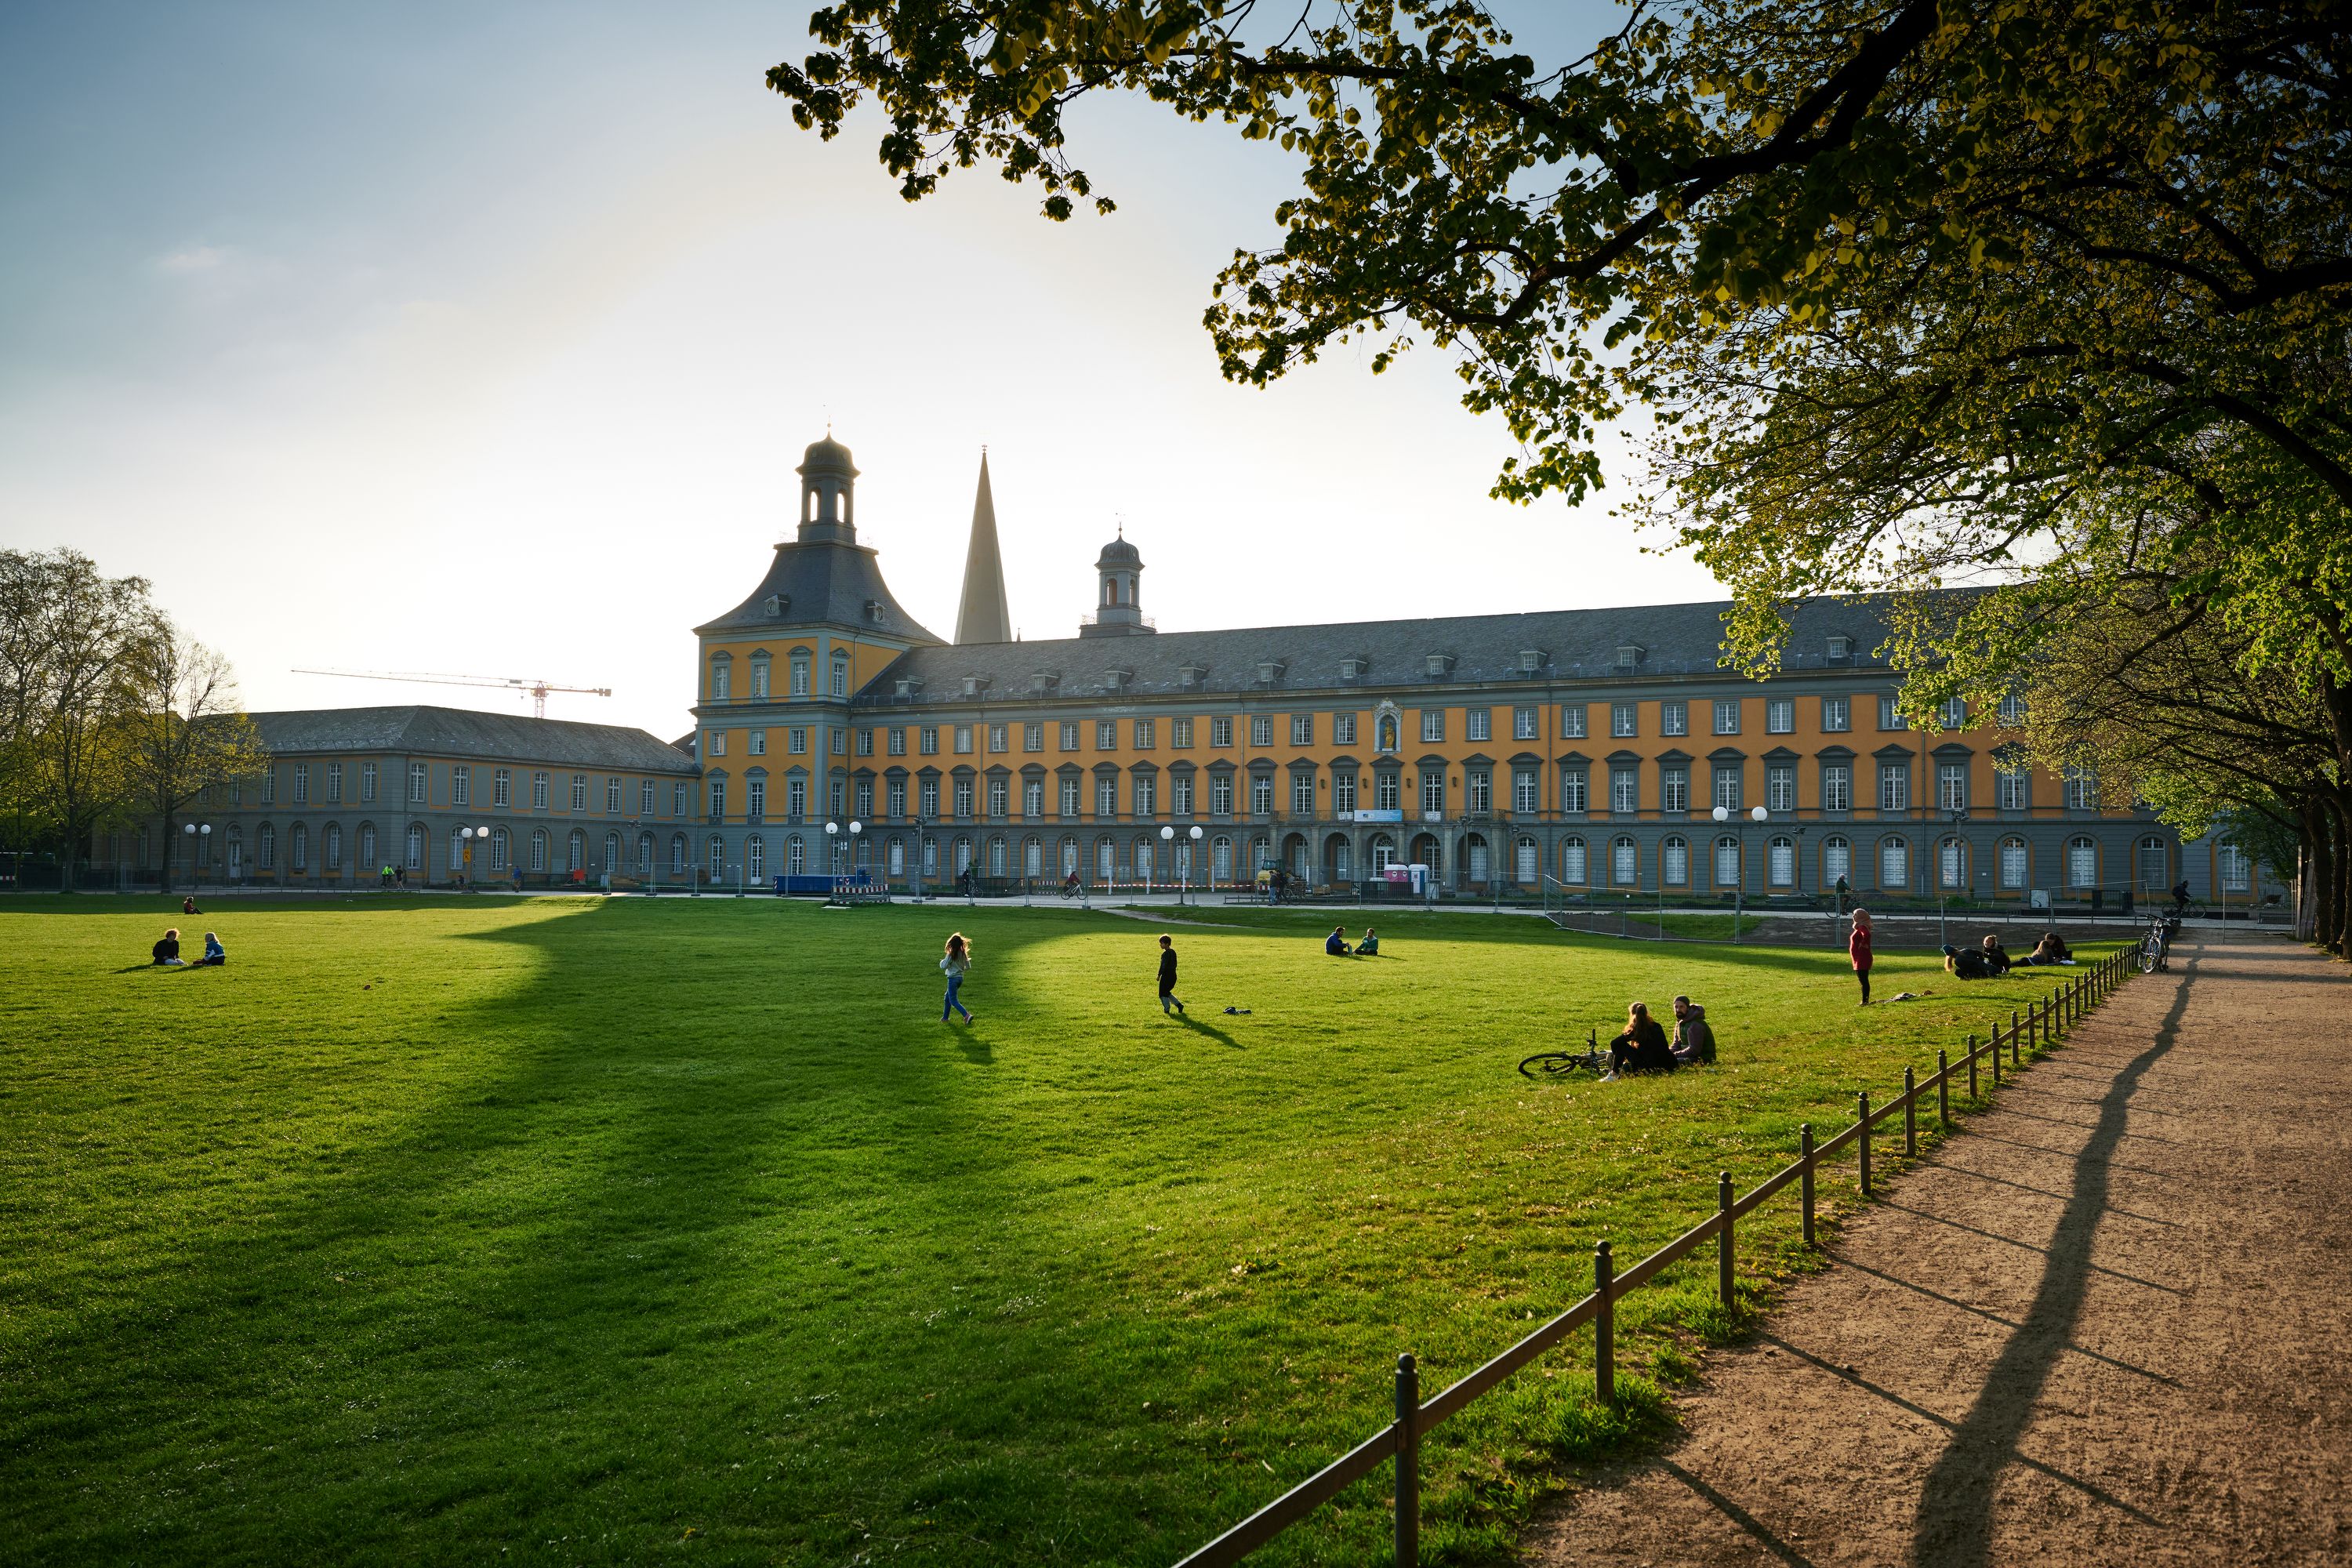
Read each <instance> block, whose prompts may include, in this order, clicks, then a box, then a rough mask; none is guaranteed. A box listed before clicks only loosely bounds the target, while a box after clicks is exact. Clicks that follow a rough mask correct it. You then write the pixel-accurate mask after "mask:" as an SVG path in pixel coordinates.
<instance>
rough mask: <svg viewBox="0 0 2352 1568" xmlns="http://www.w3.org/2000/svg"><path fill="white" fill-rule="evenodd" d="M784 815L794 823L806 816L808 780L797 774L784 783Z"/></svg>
mask: <svg viewBox="0 0 2352 1568" xmlns="http://www.w3.org/2000/svg"><path fill="white" fill-rule="evenodd" d="M784 815H785V816H789V817H792V818H793V819H794V820H795V821H797V820H798V819H799V818H801V817H803V816H807V815H808V780H806V779H804V778H802V777H801V776H800V775H798V774H797V773H795V774H794V775H793V777H791V778H788V779H786V780H785V781H784Z"/></svg>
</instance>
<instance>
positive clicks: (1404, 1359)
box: [1177, 948, 2137, 1568]
mask: <svg viewBox="0 0 2352 1568" xmlns="http://www.w3.org/2000/svg"><path fill="white" fill-rule="evenodd" d="M2136 958H2137V950H2136V949H2133V948H2122V949H2118V950H2117V951H2116V952H2113V953H2110V954H2109V955H2108V956H2107V957H2105V958H2103V959H2101V960H2100V961H2099V962H2098V963H2095V964H2092V965H2090V966H2089V967H2088V968H2086V969H2084V971H2082V973H2079V974H2077V975H2075V976H2074V978H2073V979H2072V980H2069V981H2068V982H2067V983H2066V984H2063V985H2061V986H2059V987H2058V988H2057V989H2056V990H2054V991H2053V992H2051V993H2050V994H2049V995H2048V996H2046V997H2044V998H2043V999H2042V1000H2041V1001H2039V1002H2036V1003H2034V1004H2032V1005H2031V1006H2029V1007H2027V1008H2026V1009H2025V1012H2024V1015H2023V1016H2022V1017H2021V1016H2019V1015H2018V1014H2017V1013H2016V1012H2015V1011H2011V1014H2010V1016H2009V1029H2008V1031H2007V1033H2006V1034H2005V1035H2004V1033H2003V1032H2002V1031H2001V1030H2000V1028H1998V1027H1996V1028H1995V1029H1994V1030H1993V1032H1992V1037H1991V1038H1990V1040H1988V1041H1986V1042H1985V1043H1984V1044H1983V1045H1981V1046H1979V1044H1978V1043H1977V1037H1975V1036H1974V1035H1970V1036H1969V1044H1968V1054H1967V1056H1966V1057H1965V1058H1963V1059H1962V1060H1961V1061H1960V1062H1958V1063H1954V1062H1951V1061H1948V1059H1947V1058H1946V1053H1944V1052H1941V1051H1938V1052H1937V1057H1936V1060H1937V1069H1936V1074H1935V1076H1934V1077H1933V1078H1931V1079H1927V1082H1925V1083H1919V1082H1916V1081H1914V1074H1913V1073H1912V1071H1911V1069H1910V1068H1905V1069H1904V1073H1903V1086H1904V1087H1903V1092H1902V1094H1901V1095H1899V1096H1897V1097H1896V1098H1895V1100H1890V1101H1888V1102H1887V1103H1886V1104H1884V1105H1881V1106H1879V1107H1877V1108H1876V1109H1873V1108H1872V1106H1871V1103H1870V1096H1869V1094H1868V1093H1867V1092H1864V1093H1863V1094H1861V1095H1860V1096H1858V1097H1857V1111H1856V1115H1855V1118H1854V1121H1853V1125H1852V1126H1851V1127H1848V1128H1847V1129H1846V1130H1845V1131H1843V1132H1840V1133H1839V1134H1838V1135H1837V1136H1835V1137H1834V1138H1832V1139H1830V1140H1829V1141H1828V1142H1825V1143H1819V1144H1817V1143H1815V1142H1813V1128H1812V1123H1811V1122H1806V1123H1805V1124H1804V1125H1802V1126H1801V1127H1800V1128H1798V1130H1797V1135H1798V1151H1799V1152H1798V1157H1797V1161H1796V1163H1794V1164H1791V1165H1785V1166H1783V1167H1781V1168H1780V1170H1779V1171H1777V1172H1775V1173H1773V1174H1772V1175H1770V1176H1769V1177H1767V1178H1765V1180H1764V1181H1763V1183H1762V1184H1759V1186H1757V1187H1756V1188H1755V1189H1754V1190H1753V1191H1751V1192H1749V1193H1748V1194H1747V1195H1746V1196H1744V1197H1735V1196H1734V1195H1733V1194H1732V1185H1731V1173H1729V1172H1725V1173H1722V1175H1721V1176H1720V1177H1719V1178H1718V1180H1717V1184H1716V1212H1715V1213H1714V1214H1712V1215H1708V1216H1707V1217H1706V1219H1704V1220H1702V1221H1700V1222H1699V1223H1698V1224H1697V1225H1695V1226H1692V1227H1691V1228H1690V1229H1688V1230H1686V1231H1685V1232H1683V1234H1682V1235H1680V1236H1678V1237H1675V1239H1674V1240H1672V1241H1670V1242H1668V1243H1666V1245H1665V1246H1664V1247H1660V1248H1658V1250H1657V1251H1655V1252H1653V1253H1652V1254H1650V1256H1649V1257H1647V1258H1643V1259H1642V1261H1640V1262H1639V1263H1636V1264H1634V1265H1633V1267H1632V1268H1628V1269H1626V1270H1625V1271H1624V1272H1623V1273H1622V1274H1620V1273H1618V1272H1617V1271H1616V1264H1615V1261H1614V1259H1613V1258H1612V1256H1611V1253H1610V1249H1609V1244H1608V1243H1607V1242H1605V1241H1603V1242H1599V1243H1596V1244H1595V1245H1594V1247H1593V1248H1592V1294H1591V1295H1590V1296H1587V1297H1586V1298H1584V1300H1581V1301H1579V1302H1578V1303H1577V1304H1576V1305H1575V1306H1573V1307H1570V1309H1569V1310H1567V1311H1565V1312H1562V1313H1561V1314H1560V1315H1559V1317H1557V1318H1554V1319H1552V1320H1551V1321H1549V1322H1548V1323H1546V1324H1544V1325H1543V1326H1542V1327H1541V1328H1539V1329H1538V1330H1536V1331H1535V1332H1533V1333H1531V1334H1529V1335H1528V1337H1527V1338H1525V1339H1523V1340H1521V1341H1520V1342H1518V1343H1517V1344H1515V1345H1513V1346H1511V1347H1510V1348H1509V1349H1508V1350H1507V1351H1505V1352H1503V1353H1502V1354H1500V1355H1498V1356H1496V1357H1495V1359H1494V1360H1492V1361H1490V1362H1488V1363H1486V1365H1484V1366H1482V1367H1480V1368H1478V1369H1477V1370H1476V1371H1475V1372H1473V1373H1470V1374H1469V1375H1468V1376H1466V1377H1465V1378H1463V1379H1461V1381H1459V1382H1457V1383H1455V1384H1452V1385H1451V1386H1450V1387H1447V1388H1444V1389H1441V1390H1440V1391H1439V1392H1438V1393H1436V1394H1433V1395H1431V1396H1430V1397H1429V1398H1428V1399H1427V1400H1423V1398H1422V1397H1421V1372H1420V1368H1419V1366H1418V1365H1417V1363H1415V1362H1414V1361H1413V1358H1412V1356H1411V1355H1409V1354H1408V1355H1401V1356H1399V1357H1397V1363H1396V1419H1395V1420H1393V1421H1392V1422H1391V1423H1390V1424H1389V1425H1388V1426H1385V1427H1383V1428H1382V1429H1381V1430H1380V1431H1378V1432H1375V1433H1374V1434H1372V1436H1370V1437H1367V1438H1365V1439H1364V1440H1363V1441H1362V1442H1360V1443H1359V1444H1357V1445H1356V1446H1355V1447H1353V1448H1350V1449H1349V1450H1348V1452H1347V1453H1345V1454H1343V1455H1341V1456H1340V1457H1339V1458H1338V1459H1335V1460H1333V1461H1332V1462H1331V1463H1330V1464H1328V1465H1326V1466H1325V1467H1324V1468H1322V1469H1320V1470H1318V1471H1317V1472H1316V1473H1315V1474H1313V1475H1311V1476H1309V1477H1307V1479H1305V1480H1303V1481H1301V1482H1299V1483H1298V1484H1297V1486H1295V1487H1293V1488H1291V1489H1289V1490H1288V1491H1286V1492H1285V1493H1283V1494H1282V1495H1281V1496H1280V1497H1278V1498H1276V1499H1275V1500H1273V1501H1272V1502H1270V1503H1268V1504H1266V1505H1265V1507H1264V1508H1262V1509H1260V1510H1257V1511H1256V1512H1255V1513H1254V1514H1252V1515H1250V1516H1249V1517H1248V1518H1247V1519H1245V1520H1243V1521H1241V1522H1240V1523H1239V1524H1236V1525H1234V1527H1233V1528H1232V1529H1231V1530H1228V1531H1225V1532H1224V1533H1223V1535H1220V1536H1218V1537H1217V1538H1216V1539H1215V1540H1214V1541H1212V1542H1209V1543H1208V1544H1207V1545H1205V1546H1203V1547H1202V1548H1201V1549H1200V1550H1198V1551H1197V1552H1192V1554H1191V1555H1190V1556H1188V1557H1186V1558H1184V1559H1183V1560H1182V1561H1181V1563H1178V1564H1177V1568H1215V1565H1217V1564H1223V1563H1239V1562H1240V1561H1241V1560H1242V1559H1243V1558H1244V1557H1247V1556H1248V1555H1249V1554H1250V1553H1251V1552H1255V1551H1256V1550H1257V1549H1258V1548H1259V1547H1261V1546H1264V1545H1265V1544H1266V1542H1270V1541H1272V1540H1273V1539H1274V1538H1275V1537H1276V1536H1277V1535H1280V1534H1281V1533H1282V1532H1283V1531H1286V1530H1287V1529H1289V1528H1290V1527H1291V1526H1292V1525H1294V1524H1297V1522H1298V1521H1300V1520H1302V1519H1305V1518H1306V1517H1307V1515H1308V1514H1309V1513H1312V1512H1313V1511H1314V1510H1316V1509H1318V1508H1319V1507H1321V1506H1322V1505H1323V1504H1325V1503H1327V1502H1328V1501H1330V1500H1332V1499H1333V1498H1335V1497H1337V1496H1339V1493H1341V1492H1342V1491H1344V1490H1346V1489H1348V1488H1349V1487H1350V1486H1352V1485H1354V1484H1355V1483H1356V1482H1358V1481H1360V1480H1361V1479H1364V1478H1365V1477H1366V1476H1369V1475H1370V1474H1371V1473H1372V1472H1373V1471H1375V1470H1377V1469H1379V1468H1381V1466H1382V1465H1384V1464H1386V1463H1388V1462H1389V1461H1391V1459H1393V1460H1394V1461H1395V1463H1396V1472H1395V1475H1396V1516H1395V1521H1396V1563H1397V1568H1414V1565H1415V1564H1417V1563H1419V1562H1420V1561H1421V1445H1422V1439H1423V1437H1424V1436H1427V1435H1428V1433H1430V1432H1431V1431H1432V1430H1433V1429H1434V1428H1435V1427H1436V1426H1438V1424H1439V1423H1441V1422H1443V1421H1444V1420H1445V1419H1446V1418H1447V1417H1448V1416H1451V1415H1455V1414H1457V1413H1458V1412H1460V1411H1461V1410H1462V1409H1463V1407H1464V1406H1465V1405H1468V1404H1469V1403H1470V1402H1471V1401H1472V1400H1474V1399H1475V1398H1477V1397H1478V1396H1479V1395H1480V1394H1485V1393H1486V1392H1487V1391H1488V1390H1489V1389H1491V1388H1494V1387H1495V1386H1496V1385H1497V1384H1500V1383H1502V1382H1503V1380H1504V1379H1506V1378H1507V1377H1509V1376H1510V1375H1511V1374H1512V1373H1515V1372H1517V1371H1518V1370H1519V1369H1520V1368H1522V1367H1524V1366H1527V1365H1528V1363H1532V1362H1533V1361H1534V1360H1535V1359H1536V1358H1537V1357H1538V1356H1540V1355H1542V1354H1543V1353H1544V1352H1546V1351H1548V1350H1550V1349H1551V1348H1552V1347H1553V1346H1555V1345H1557V1344H1559V1342H1561V1341H1563V1340H1565V1339H1567V1338H1568V1336H1569V1335H1570V1334H1572V1333H1574V1332H1576V1331H1578V1330H1579V1329H1581V1328H1585V1327H1587V1326H1588V1325H1589V1326H1590V1327H1591V1330H1592V1384H1593V1392H1594V1394H1596V1395H1597V1396H1598V1397H1599V1398H1600V1399H1601V1401H1602V1402H1603V1403H1604V1404H1610V1405H1613V1404H1615V1403H1616V1399H1617V1358H1616V1311H1617V1303H1618V1302H1619V1301H1621V1300H1623V1299H1624V1297H1625V1294H1626V1292H1627V1291H1629V1290H1635V1289H1640V1288H1641V1287H1642V1286H1643V1285H1645V1284H1647V1283H1648V1282H1649V1281H1650V1280H1652V1279H1655V1278H1656V1277H1657V1276H1658V1275H1660V1274H1662V1273H1664V1271H1665V1270H1666V1269H1668V1268H1672V1267H1673V1266H1674V1265H1675V1264H1677V1263H1679V1262H1681V1261H1682V1260H1683V1259H1684V1258H1688V1257H1689V1256H1691V1255H1692V1254H1693V1253H1695V1252H1696V1251H1697V1250H1698V1249H1699V1247H1702V1246H1704V1245H1705V1244H1706V1241H1707V1240H1708V1239H1709V1238H1710V1237H1712V1238H1714V1239H1715V1241H1716V1289H1717V1293H1718V1295H1719V1296H1720V1298H1721V1300H1722V1303H1723V1305H1724V1306H1726V1307H1729V1306H1731V1305H1732V1288H1733V1283H1734V1281H1733V1278H1732V1264H1733V1247H1732V1237H1733V1231H1734V1227H1735V1226H1736V1225H1737V1223H1738V1219H1739V1217H1740V1216H1741V1215H1747V1214H1750V1213H1753V1212H1754V1211H1755V1210H1756V1209H1757V1208H1759V1207H1760V1206H1761V1205H1763V1203H1764V1202H1765V1200H1766V1199H1768V1198H1770V1197H1772V1196H1773V1195H1774V1194H1777V1193H1779V1192H1780V1190H1781V1189H1782V1188H1783V1187H1786V1186H1789V1185H1790V1184H1795V1185H1796V1187H1797V1189H1798V1196H1799V1202H1800V1203H1801V1205H1803V1214H1804V1239H1805V1244H1806V1245H1807V1246H1809V1247H1810V1246H1811V1245H1812V1244H1813V1186H1814V1182H1813V1177H1814V1173H1815V1171H1816V1170H1817V1169H1818V1168H1819V1167H1820V1166H1821V1165H1822V1163H1823V1162H1825V1161H1829V1160H1832V1159H1834V1158H1836V1157H1837V1156H1838V1155H1839V1154H1841V1153H1843V1152H1844V1150H1845V1149H1846V1147H1847V1145H1849V1144H1851V1145H1853V1147H1854V1149H1855V1152H1856V1164H1857V1166H1858V1168H1859V1171H1860V1173H1861V1178H1862V1190H1863V1192H1864V1194H1868V1193H1869V1191H1870V1144H1871V1129H1872V1128H1873V1127H1874V1125H1875V1124H1876V1123H1878V1122H1880V1121H1885V1119H1886V1118H1888V1117H1890V1116H1895V1115H1897V1114H1899V1115H1901V1116H1902V1118H1903V1129H1904V1149H1905V1152H1906V1153H1910V1154H1916V1153H1917V1152H1918V1113H1917V1106H1918V1101H1919V1097H1920V1096H1921V1095H1923V1094H1925V1093H1927V1092H1928V1091H1930V1090H1933V1091H1934V1092H1935V1094H1936V1097H1937V1113H1938V1116H1939V1117H1940V1119H1941V1121H1943V1122H1944V1124H1945V1125H1947V1126H1948V1125H1949V1124H1950V1121H1951V1101H1950V1093H1949V1089H1948V1084H1949V1081H1950V1079H1951V1076H1952V1075H1953V1074H1954V1073H1956V1072H1959V1071H1963V1070H1965V1071H1966V1072H1967V1074H1968V1078H1969V1095H1970V1097H1971V1098H1974V1096H1975V1094H1976V1086H1977V1059H1978V1058H1979V1056H1980V1055H1981V1056H1984V1057H1986V1058H1989V1059H1990V1062H1991V1064H1992V1077H1993V1084H1994V1086H1995V1087H1996V1088H1998V1087H1999V1085H2000V1071H2001V1059H2000V1055H2001V1047H2002V1046H2003V1044H2004V1043H2005V1044H2006V1045H2007V1046H2008V1047H2009V1053H2010V1065H2011V1066H2012V1067H2016V1066H2020V1065H2022V1063H2023V1061H2024V1048H2025V1045H2026V1043H2027V1042H2032V1044H2033V1046H2034V1047H2036V1048H2042V1047H2048V1046H2050V1045H2053V1044H2054V1043H2055V1042H2056V1041H2057V1040H2058V1039H2059V1038H2060V1037H2062V1036H2063V1034H2064V1033H2065V1032H2066V1031H2067V1030H2068V1029H2070V1028H2071V1027H2073V1026H2074V1024H2076V1023H2078V1022H2079V1021H2080V1020H2081V1019H2082V1017H2083V1016H2084V1014H2085V1013H2086V1012H2087V1011H2088V1010H2089V1009H2090V1008H2091V1007H2093V1006H2095V1005H2097V1004H2098V1003H2099V1002H2100V1001H2101V1000H2102V999H2103V998H2105V996H2106V995H2107V994H2109V993H2111V992H2113V991H2114V990H2115V988H2116V986H2117V985H2119V984H2122V983H2123V980H2124V977H2125V976H2126V975H2127V974H2129V973H2131V972H2132V963H2133V961H2134V960H2135V959H2136Z"/></svg>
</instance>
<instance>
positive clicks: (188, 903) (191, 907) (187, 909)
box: [180, 893, 205, 915]
mask: <svg viewBox="0 0 2352 1568" xmlns="http://www.w3.org/2000/svg"><path fill="white" fill-rule="evenodd" d="M180 912H181V913H182V914H184V915H200V914H203V913H204V912H205V911H204V910H200V909H198V908H196V896H195V894H194V893H190V894H189V895H188V896H187V897H186V898H184V899H182V900H180Z"/></svg>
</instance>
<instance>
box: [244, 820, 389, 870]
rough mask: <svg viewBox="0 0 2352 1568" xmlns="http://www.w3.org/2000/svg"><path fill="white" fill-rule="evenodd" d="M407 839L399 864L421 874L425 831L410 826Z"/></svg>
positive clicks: (265, 830) (266, 829)
mask: <svg viewBox="0 0 2352 1568" xmlns="http://www.w3.org/2000/svg"><path fill="white" fill-rule="evenodd" d="M262 831H263V832H264V833H268V831H269V829H268V826H266V825H265V826H263V828H262ZM407 838H408V842H407V844H406V846H405V847H404V848H405V853H404V854H403V856H402V857H401V862H400V863H401V865H402V866H403V867H404V868H406V869H408V870H411V871H420V872H421V871H423V870H424V869H425V829H424V828H423V827H422V826H418V825H416V824H414V823H412V824H410V826H409V829H408V835H407Z"/></svg>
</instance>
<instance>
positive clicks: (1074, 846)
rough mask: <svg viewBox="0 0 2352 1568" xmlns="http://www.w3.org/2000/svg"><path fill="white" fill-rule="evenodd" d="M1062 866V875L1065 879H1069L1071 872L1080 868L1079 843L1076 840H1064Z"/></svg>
mask: <svg viewBox="0 0 2352 1568" xmlns="http://www.w3.org/2000/svg"><path fill="white" fill-rule="evenodd" d="M1061 866H1062V875H1063V876H1065V877H1067V876H1068V875H1069V874H1070V873H1071V872H1073V871H1075V870H1076V869H1077V868H1078V841H1077V840H1076V839H1075V838H1065V839H1063V840H1062V859H1061Z"/></svg>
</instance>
